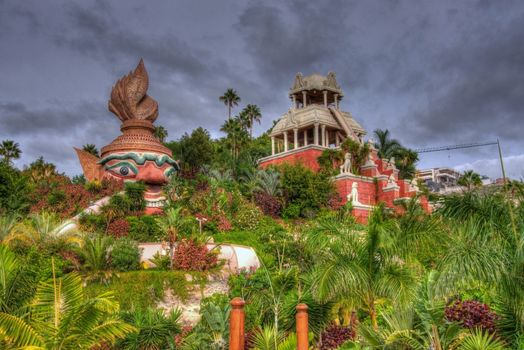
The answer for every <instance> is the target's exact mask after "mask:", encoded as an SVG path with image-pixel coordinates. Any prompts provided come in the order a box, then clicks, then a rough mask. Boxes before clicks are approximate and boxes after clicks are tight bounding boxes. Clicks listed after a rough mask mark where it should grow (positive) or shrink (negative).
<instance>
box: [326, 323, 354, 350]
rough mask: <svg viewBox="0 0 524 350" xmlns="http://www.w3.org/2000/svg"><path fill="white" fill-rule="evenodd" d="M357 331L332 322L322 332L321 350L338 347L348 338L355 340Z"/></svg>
mask: <svg viewBox="0 0 524 350" xmlns="http://www.w3.org/2000/svg"><path fill="white" fill-rule="evenodd" d="M355 337H356V332H355V330H354V329H351V328H350V327H344V326H339V325H336V324H332V325H330V326H328V327H327V328H326V329H325V330H324V331H323V332H322V338H321V339H322V344H320V350H331V349H338V348H339V347H340V345H342V344H344V343H345V342H347V341H348V340H354V339H355Z"/></svg>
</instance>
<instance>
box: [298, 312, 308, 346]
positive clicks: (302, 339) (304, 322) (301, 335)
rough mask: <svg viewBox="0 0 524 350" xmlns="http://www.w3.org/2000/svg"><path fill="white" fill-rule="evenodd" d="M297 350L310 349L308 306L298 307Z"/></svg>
mask: <svg viewBox="0 0 524 350" xmlns="http://www.w3.org/2000/svg"><path fill="white" fill-rule="evenodd" d="M296 320H297V350H308V349H309V335H308V333H309V330H308V315H307V305H306V304H298V305H297V316H296Z"/></svg>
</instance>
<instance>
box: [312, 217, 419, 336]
mask: <svg viewBox="0 0 524 350" xmlns="http://www.w3.org/2000/svg"><path fill="white" fill-rule="evenodd" d="M383 211H384V209H383V208H382V207H378V208H377V209H375V210H374V211H373V213H372V215H371V217H370V218H369V224H368V227H367V231H366V232H360V231H357V230H355V229H354V228H352V227H351V226H348V225H337V223H331V224H329V223H328V224H327V226H325V227H320V228H318V229H316V230H315V231H313V233H312V234H311V235H310V237H309V238H308V241H309V242H308V244H309V245H310V246H311V247H312V249H315V250H316V251H317V252H321V253H320V254H319V255H320V256H319V263H318V264H317V266H315V267H314V269H313V272H312V276H313V285H314V292H315V296H316V298H317V299H318V300H324V299H328V300H333V301H335V302H338V301H341V300H345V301H346V304H352V305H354V307H355V308H363V309H364V310H365V311H366V312H367V313H368V314H369V317H370V319H371V324H372V326H373V328H374V329H378V319H377V311H376V307H377V305H379V304H381V303H384V302H385V301H388V300H389V301H395V302H396V303H399V304H402V303H405V302H407V300H409V298H410V297H411V296H413V293H414V287H415V276H414V275H413V270H412V269H410V268H408V266H407V263H405V262H404V261H403V260H402V259H400V257H399V255H398V254H396V252H395V247H394V244H393V242H392V233H391V231H392V230H393V228H392V227H390V225H391V223H390V222H389V221H388V220H386V218H385V214H384V212H383Z"/></svg>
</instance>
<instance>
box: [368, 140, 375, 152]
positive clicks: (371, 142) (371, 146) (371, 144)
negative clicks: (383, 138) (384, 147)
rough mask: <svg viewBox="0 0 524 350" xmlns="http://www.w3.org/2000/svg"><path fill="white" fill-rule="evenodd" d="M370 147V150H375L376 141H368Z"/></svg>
mask: <svg viewBox="0 0 524 350" xmlns="http://www.w3.org/2000/svg"><path fill="white" fill-rule="evenodd" d="M368 145H369V148H370V149H372V150H373V149H375V139H374V138H372V137H370V138H369V140H368Z"/></svg>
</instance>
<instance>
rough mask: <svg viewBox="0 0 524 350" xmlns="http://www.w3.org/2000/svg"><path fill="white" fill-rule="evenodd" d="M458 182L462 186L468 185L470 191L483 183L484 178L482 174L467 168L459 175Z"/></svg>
mask: <svg viewBox="0 0 524 350" xmlns="http://www.w3.org/2000/svg"><path fill="white" fill-rule="evenodd" d="M457 183H458V184H459V185H460V186H464V187H466V188H467V189H468V191H471V190H472V189H473V188H474V187H478V186H481V185H482V179H481V177H480V175H479V174H477V173H476V172H474V171H473V170H467V171H465V172H464V174H462V175H461V176H460V177H459V179H458V180H457Z"/></svg>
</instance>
